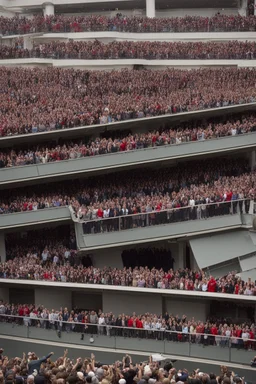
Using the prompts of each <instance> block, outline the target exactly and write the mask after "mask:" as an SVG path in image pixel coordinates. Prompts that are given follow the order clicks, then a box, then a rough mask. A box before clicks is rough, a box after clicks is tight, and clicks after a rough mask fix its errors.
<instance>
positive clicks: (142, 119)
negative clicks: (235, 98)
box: [0, 101, 256, 143]
mask: <svg viewBox="0 0 256 384" xmlns="http://www.w3.org/2000/svg"><path fill="white" fill-rule="evenodd" d="M255 106H256V101H249V102H245V103H239V104H231V105H224V106H219V107H214V108H203V109H195V110H190V111H182V112H175V113H166V114H163V115H155V116H146V117H139V118H129V119H124V120H120V121H112V122H111V123H106V124H92V125H79V126H76V127H72V128H68V127H67V128H66V127H64V128H61V129H53V130H48V131H42V132H33V133H22V134H14V135H12V136H1V137H0V143H1V142H5V141H10V140H11V141H13V140H14V141H15V140H18V141H20V139H21V138H23V139H26V140H27V138H31V137H35V136H34V135H37V136H38V137H41V136H42V137H44V136H46V135H49V136H55V135H58V133H59V134H60V133H61V134H63V132H64V133H65V132H77V131H80V130H81V131H83V130H84V129H85V130H86V131H90V130H94V131H95V129H97V128H101V129H103V128H106V127H107V128H109V127H110V128H113V129H114V128H115V127H118V126H119V127H120V126H121V127H122V126H123V125H125V126H126V125H127V124H135V123H143V122H151V121H156V122H157V121H158V120H162V119H165V120H166V119H170V118H171V119H172V118H175V119H178V118H179V116H181V117H182V118H187V117H190V116H191V118H193V117H195V116H199V117H200V115H201V114H203V115H204V114H210V113H215V112H220V111H223V113H226V114H232V113H239V112H237V111H236V110H237V109H240V108H249V109H248V111H249V110H252V109H253V107H254V108H255ZM251 107H252V108H251ZM233 111H234V112H233Z"/></svg>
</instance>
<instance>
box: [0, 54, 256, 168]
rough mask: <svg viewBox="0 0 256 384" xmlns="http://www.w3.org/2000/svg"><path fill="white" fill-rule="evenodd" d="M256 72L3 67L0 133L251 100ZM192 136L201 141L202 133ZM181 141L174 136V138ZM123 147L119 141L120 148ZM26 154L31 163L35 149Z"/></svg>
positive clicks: (253, 97)
mask: <svg viewBox="0 0 256 384" xmlns="http://www.w3.org/2000/svg"><path fill="white" fill-rule="evenodd" d="M3 56H4V55H3ZM255 73H256V69H254V68H239V69H237V68H233V67H228V68H216V69H212V68H204V69H195V70H189V71H188V70H180V69H175V68H167V69H165V70H162V71H158V70H147V69H143V70H140V71H137V70H129V69H122V70H121V71H115V70H113V71H87V70H77V69H73V68H72V69H68V70H66V69H61V68H56V67H49V68H46V69H42V68H36V67H35V68H32V69H31V68H21V67H14V68H13V67H12V68H10V67H8V68H5V67H1V68H0V89H1V92H0V105H1V110H0V112H1V113H0V137H1V136H3V137H4V136H12V135H20V134H28V133H37V132H46V131H52V130H59V129H65V128H73V127H79V126H87V125H94V124H108V123H111V122H119V121H124V120H128V119H137V118H142V117H151V116H160V115H165V114H175V113H178V112H179V113H182V112H189V111H195V110H202V109H208V108H219V107H225V106H229V105H236V104H243V103H252V102H255V101H256V93H255V86H254V83H255ZM46 95H47V97H46ZM216 134H217V135H218V133H217V132H216ZM196 135H197V136H198V139H199V140H203V139H204V132H197V133H196ZM181 139H182V137H180V136H178V137H177V138H176V139H175V137H173V138H172V142H173V141H176V142H177V143H179V142H181ZM120 146H121V144H120ZM125 149H126V145H125V143H123V144H122V146H121V150H125ZM73 155H74V156H75V154H73V152H72V151H71V158H73V157H72V156H73ZM27 158H28V161H30V159H31V158H33V153H28V156H27Z"/></svg>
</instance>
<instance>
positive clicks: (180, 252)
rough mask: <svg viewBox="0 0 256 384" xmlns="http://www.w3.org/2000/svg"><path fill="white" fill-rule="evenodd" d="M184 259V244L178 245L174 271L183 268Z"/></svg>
mask: <svg viewBox="0 0 256 384" xmlns="http://www.w3.org/2000/svg"><path fill="white" fill-rule="evenodd" d="M185 257H186V243H185V242H182V243H178V262H177V264H176V265H175V269H178V268H182V269H184V268H185Z"/></svg>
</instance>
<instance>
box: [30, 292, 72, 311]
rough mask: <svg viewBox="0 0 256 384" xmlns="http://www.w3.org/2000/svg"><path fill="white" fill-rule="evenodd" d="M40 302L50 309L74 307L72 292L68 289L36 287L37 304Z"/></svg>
mask: <svg viewBox="0 0 256 384" xmlns="http://www.w3.org/2000/svg"><path fill="white" fill-rule="evenodd" d="M39 304H42V305H44V306H45V307H46V308H48V309H59V308H60V307H68V308H72V292H71V290H68V289H65V290H64V289H62V290H61V289H57V288H43V289H41V288H35V305H39Z"/></svg>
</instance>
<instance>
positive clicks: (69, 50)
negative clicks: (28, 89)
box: [0, 40, 256, 60]
mask: <svg viewBox="0 0 256 384" xmlns="http://www.w3.org/2000/svg"><path fill="white" fill-rule="evenodd" d="M19 58H51V59H83V60H99V59H103V60H105V59H109V60H115V59H145V60H211V59H215V60H223V59H225V60H231V59H238V60H250V59H252V60H253V59H255V58H256V43H255V42H249V41H245V42H244V41H237V40H235V41H228V42H214V41H210V42H209V41H208V42H207V43H205V42H180V41H179V42H166V41H165V42H161V41H113V42H110V43H106V44H105V43H102V42H100V41H98V40H94V41H75V40H70V41H69V42H67V43H66V42H60V41H52V42H50V43H44V44H43V43H41V44H36V43H35V44H34V46H33V48H32V49H31V50H29V49H25V48H23V47H21V46H19V45H16V46H8V45H1V46H0V59H19Z"/></svg>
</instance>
